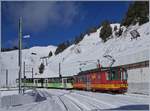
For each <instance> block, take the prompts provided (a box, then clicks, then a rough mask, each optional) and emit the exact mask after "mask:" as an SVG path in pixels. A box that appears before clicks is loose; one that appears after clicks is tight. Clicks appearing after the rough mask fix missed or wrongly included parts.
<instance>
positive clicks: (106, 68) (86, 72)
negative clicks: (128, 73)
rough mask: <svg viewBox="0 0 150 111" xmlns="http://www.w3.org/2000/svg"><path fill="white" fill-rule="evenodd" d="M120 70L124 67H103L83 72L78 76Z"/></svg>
mask: <svg viewBox="0 0 150 111" xmlns="http://www.w3.org/2000/svg"><path fill="white" fill-rule="evenodd" d="M118 68H123V67H120V66H116V67H101V68H96V69H91V70H86V71H81V72H79V73H78V74H77V75H82V74H88V73H93V72H99V71H108V70H110V69H112V70H113V69H118Z"/></svg>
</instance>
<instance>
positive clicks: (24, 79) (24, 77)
mask: <svg viewBox="0 0 150 111" xmlns="http://www.w3.org/2000/svg"><path fill="white" fill-rule="evenodd" d="M25 82H26V76H25V62H23V86H24V88H23V94H24V92H25Z"/></svg>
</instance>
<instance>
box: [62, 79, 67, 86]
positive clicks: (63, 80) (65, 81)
mask: <svg viewBox="0 0 150 111" xmlns="http://www.w3.org/2000/svg"><path fill="white" fill-rule="evenodd" d="M62 85H63V88H67V78H63V79H62Z"/></svg>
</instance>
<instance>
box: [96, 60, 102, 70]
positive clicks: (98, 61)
mask: <svg viewBox="0 0 150 111" xmlns="http://www.w3.org/2000/svg"><path fill="white" fill-rule="evenodd" d="M97 63H98V68H101V66H100V60H99V59H97Z"/></svg>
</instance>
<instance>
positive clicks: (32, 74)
mask: <svg viewBox="0 0 150 111" xmlns="http://www.w3.org/2000/svg"><path fill="white" fill-rule="evenodd" d="M32 80H33V68H32Z"/></svg>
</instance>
